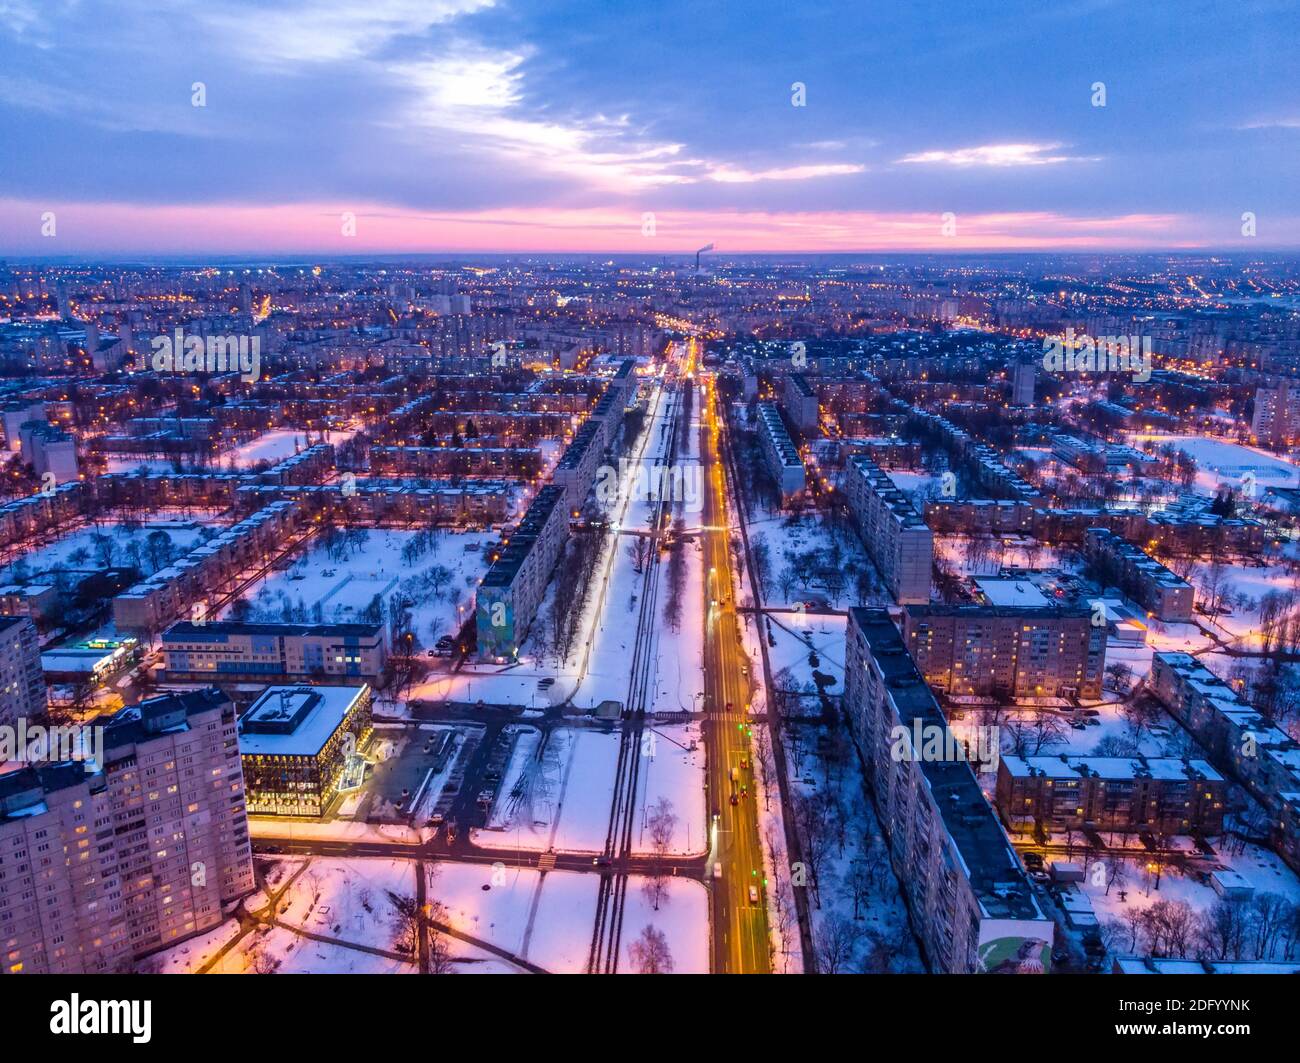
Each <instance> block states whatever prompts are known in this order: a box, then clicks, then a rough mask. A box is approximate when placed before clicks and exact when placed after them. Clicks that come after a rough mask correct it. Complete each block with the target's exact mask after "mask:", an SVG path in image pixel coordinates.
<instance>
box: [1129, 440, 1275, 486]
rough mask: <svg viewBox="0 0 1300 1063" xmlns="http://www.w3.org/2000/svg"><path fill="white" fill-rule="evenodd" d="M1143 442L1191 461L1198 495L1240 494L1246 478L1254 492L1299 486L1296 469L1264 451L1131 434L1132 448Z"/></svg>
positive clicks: (1223, 442) (1216, 442)
mask: <svg viewBox="0 0 1300 1063" xmlns="http://www.w3.org/2000/svg"><path fill="white" fill-rule="evenodd" d="M1147 441H1152V442H1154V443H1155V444H1156V445H1157V446H1164V445H1165V444H1170V445H1172V446H1174V447H1176V448H1178V449H1179V450H1181V451H1183V452H1184V453H1185V454H1187V455H1188V456H1190V457H1191V458H1192V459H1194V460H1195V462H1196V464H1197V466H1198V471H1197V474H1196V481H1195V487H1196V489H1197V490H1198V491H1199V492H1200V493H1201V494H1206V495H1212V494H1215V493H1216V492H1217V491H1218V490H1219V489H1220V488H1221V487H1231V488H1236V489H1238V490H1240V489H1241V488H1242V485H1243V482H1244V478H1245V477H1246V476H1247V474H1250V475H1252V476H1253V477H1254V483H1255V488H1256V489H1262V488H1265V487H1295V486H1297V484H1300V467H1298V466H1296V465H1295V464H1293V463H1292V462H1289V461H1287V460H1286V459H1284V458H1279V457H1278V456H1276V455H1274V454H1269V453H1268V452H1267V451H1264V450H1259V449H1256V448H1255V447H1249V446H1245V445H1244V444H1242V443H1231V442H1229V441H1228V440H1226V439H1213V438H1211V437H1208V436H1187V435H1154V434H1151V435H1149V434H1141V433H1137V434H1134V435H1133V437H1132V439H1131V442H1132V443H1133V444H1134V445H1135V446H1136V445H1138V444H1140V443H1144V442H1147Z"/></svg>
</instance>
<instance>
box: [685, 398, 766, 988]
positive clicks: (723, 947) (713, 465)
mask: <svg viewBox="0 0 1300 1063" xmlns="http://www.w3.org/2000/svg"><path fill="white" fill-rule="evenodd" d="M719 431H720V426H719V420H718V409H717V394H716V392H715V390H714V385H713V380H712V379H709V380H708V381H707V383H706V399H705V416H704V422H703V430H702V436H703V439H702V441H701V448H700V455H701V459H702V461H703V466H704V475H705V481H706V489H705V492H704V524H703V528H702V529H701V534H702V537H703V540H704V564H705V571H706V573H708V578H707V579H706V586H705V592H704V593H705V602H704V608H705V610H706V618H705V624H706V628H705V637H704V691H705V706H706V711H705V719H704V724H703V733H704V741H705V745H706V749H707V751H708V764H709V768H708V783H709V790H708V792H709V801H710V804H711V806H712V807H711V811H712V812H715V813H717V815H718V820H717V822H716V824H715V828H716V835H715V842H714V846H713V852H712V853H711V854H710V860H711V861H716V862H720V863H721V864H722V878H721V879H717V878H711V885H712V887H713V889H712V898H713V948H712V961H711V964H710V966H711V969H712V970H713V971H715V972H725V973H729V974H770V973H771V970H772V964H771V951H770V944H769V942H770V937H769V933H768V925H767V907H766V906H767V896H766V890H765V889H764V882H763V852H762V849H761V847H760V843H759V832H758V807H757V801H756V797H755V786H754V773H753V771H752V768H742V767H741V766H740V765H741V763H742V761H743V762H745V763H746V764H748V765H751V766H752V764H753V753H752V751H751V747H750V739H749V724H750V722H749V719H748V716H747V713H746V706H747V705H748V704H749V678H748V677H747V676H746V675H745V672H744V671H743V670H742V668H743V667H744V666H745V665H746V664H747V661H748V658H747V657H746V655H745V654H744V652H743V651H742V649H741V643H740V630H739V626H738V621H737V618H736V606H735V596H734V592H733V587H734V580H733V574H732V571H731V550H730V535H729V533H728V528H727V507H726V479H725V475H724V472H723V464H722V460H721V458H720V455H719V448H718V432H719ZM714 601H716V603H717V604H716V605H715V604H713V603H714ZM728 706H730V708H728ZM733 769H734V771H735V780H734V781H733V779H732V771H733ZM742 786H743V787H745V788H747V789H748V793H747V794H746V795H745V796H743V797H740V798H739V799H738V801H737V803H736V804H735V805H733V804H731V800H730V798H731V794H732V792H733V790H735V791H739V790H740V788H741V787H742ZM711 874H712V872H711V871H710V875H711ZM751 887H752V889H753V891H754V892H753V894H752V895H751V892H750V890H751ZM751 896H756V898H757V900H756V901H754V900H751Z"/></svg>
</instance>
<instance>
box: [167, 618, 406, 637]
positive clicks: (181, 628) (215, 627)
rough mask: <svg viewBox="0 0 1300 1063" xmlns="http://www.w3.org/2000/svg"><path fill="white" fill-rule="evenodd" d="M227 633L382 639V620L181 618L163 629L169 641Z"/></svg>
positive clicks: (219, 635)
mask: <svg viewBox="0 0 1300 1063" xmlns="http://www.w3.org/2000/svg"><path fill="white" fill-rule="evenodd" d="M228 635H270V636H278V637H282V638H292V637H294V636H301V637H304V638H306V637H315V638H344V639H346V638H354V639H369V640H375V639H379V638H380V637H382V635H383V625H382V624H254V623H243V622H240V621H238V620H210V621H208V622H206V623H202V624H196V623H195V622H193V621H192V620H181V621H178V622H177V623H175V624H173V625H172V626H171V627H169V628H168V629H167V630H166V631H164V632H163V639H164V641H168V642H204V641H209V640H211V639H213V638H216V637H221V636H228Z"/></svg>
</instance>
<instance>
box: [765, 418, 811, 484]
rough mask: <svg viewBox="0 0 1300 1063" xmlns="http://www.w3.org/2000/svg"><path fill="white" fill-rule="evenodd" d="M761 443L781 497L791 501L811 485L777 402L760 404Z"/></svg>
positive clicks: (766, 463) (768, 469) (767, 464)
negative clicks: (808, 482)
mask: <svg viewBox="0 0 1300 1063" xmlns="http://www.w3.org/2000/svg"><path fill="white" fill-rule="evenodd" d="M758 445H759V449H760V450H761V451H762V454H763V462H764V464H765V465H766V466H767V471H768V472H769V473H771V474H772V479H773V480H775V481H776V486H777V488H778V489H779V490H780V492H781V501H782V502H783V503H784V502H787V501H789V500H790V499H792V498H794V497H795V496H796V495H798V494H800V493H801V492H802V491H803V489H804V487H805V486H807V478H806V475H805V472H804V467H803V459H802V458H801V457H799V450H798V448H797V447H796V446H795V445H794V440H792V439H791V438H790V433H789V432H788V431H787V430H786V427H785V422H784V421H782V420H781V411H780V410H778V409H777V407H776V404H775V403H771V402H760V403H759V404H758Z"/></svg>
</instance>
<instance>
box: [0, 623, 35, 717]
mask: <svg viewBox="0 0 1300 1063" xmlns="http://www.w3.org/2000/svg"><path fill="white" fill-rule="evenodd" d="M45 703H46V699H45V677H44V674H43V673H42V672H41V646H40V639H39V638H38V637H37V634H36V625H35V624H33V623H32V620H31V617H30V616H0V724H9V725H11V726H12V724H13V723H14V721H15V720H17V719H18V717H20V716H23V717H27V718H30V717H33V716H37V715H39V714H40V713H42V712H44V711H45Z"/></svg>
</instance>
